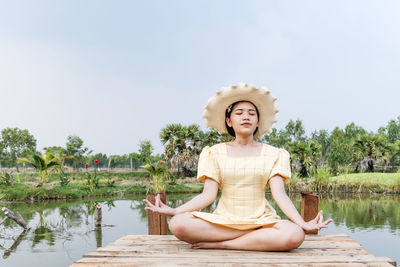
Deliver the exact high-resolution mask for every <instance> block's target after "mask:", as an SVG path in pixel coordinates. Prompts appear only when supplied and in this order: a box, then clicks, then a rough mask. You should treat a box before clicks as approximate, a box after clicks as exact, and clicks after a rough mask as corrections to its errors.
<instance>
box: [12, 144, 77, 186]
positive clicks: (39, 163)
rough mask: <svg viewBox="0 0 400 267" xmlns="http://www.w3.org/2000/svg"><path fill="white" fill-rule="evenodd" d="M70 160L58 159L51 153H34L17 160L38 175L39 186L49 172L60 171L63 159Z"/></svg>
mask: <svg viewBox="0 0 400 267" xmlns="http://www.w3.org/2000/svg"><path fill="white" fill-rule="evenodd" d="M66 158H72V156H67V157H64V158H60V157H57V156H55V155H54V154H53V153H51V152H47V153H46V154H42V153H39V152H34V153H31V154H29V155H28V156H27V157H25V158H18V159H17V162H18V163H27V164H29V165H31V166H32V167H33V168H35V170H36V171H37V172H38V173H39V186H41V185H43V182H44V181H45V180H46V177H47V175H48V174H49V172H52V171H54V172H57V171H60V170H61V169H62V168H63V167H64V166H63V165H62V161H63V159H66Z"/></svg>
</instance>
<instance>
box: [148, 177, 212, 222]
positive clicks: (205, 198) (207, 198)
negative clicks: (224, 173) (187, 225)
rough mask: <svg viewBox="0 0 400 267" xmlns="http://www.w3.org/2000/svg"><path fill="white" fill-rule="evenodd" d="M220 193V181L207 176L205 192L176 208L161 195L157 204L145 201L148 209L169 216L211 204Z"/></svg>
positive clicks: (157, 199) (157, 197)
mask: <svg viewBox="0 0 400 267" xmlns="http://www.w3.org/2000/svg"><path fill="white" fill-rule="evenodd" d="M217 193H218V183H217V182H216V181H214V180H212V179H210V178H207V179H206V180H205V182H204V188H203V192H202V193H201V194H199V195H197V196H196V197H194V198H192V199H191V200H190V201H188V202H186V203H185V204H183V205H181V206H179V207H176V208H175V209H173V208H171V207H169V206H168V205H166V204H164V203H163V202H162V201H161V200H160V196H159V195H157V196H156V201H155V205H153V204H151V203H150V201H148V200H147V199H143V201H144V202H145V203H146V204H147V207H146V208H145V209H146V210H151V211H153V212H157V213H161V214H165V215H168V216H173V215H177V214H179V213H184V212H189V211H196V210H201V209H202V208H205V207H207V206H208V205H210V204H211V203H212V202H213V201H214V200H215V199H216V198H217Z"/></svg>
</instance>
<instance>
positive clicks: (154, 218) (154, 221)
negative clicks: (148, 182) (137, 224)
mask: <svg viewBox="0 0 400 267" xmlns="http://www.w3.org/2000/svg"><path fill="white" fill-rule="evenodd" d="M156 195H157V194H148V195H147V200H148V201H150V202H151V203H152V204H153V205H154V204H155V200H156ZM160 200H161V201H162V202H164V203H166V200H167V196H166V194H165V193H160ZM167 225H168V224H167V216H166V215H161V214H158V213H154V212H152V211H151V210H148V227H149V235H167V234H168V231H167Z"/></svg>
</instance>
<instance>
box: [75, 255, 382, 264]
mask: <svg viewBox="0 0 400 267" xmlns="http://www.w3.org/2000/svg"><path fill="white" fill-rule="evenodd" d="M387 260H388V258H376V257H373V256H368V255H367V256H364V257H362V256H359V257H353V258H338V257H327V258H313V257H311V258H304V257H297V258H279V259H270V258H264V259H252V258H233V259H232V258H228V257H212V258H205V257H199V258H153V257H149V258H135V257H110V258H83V259H81V260H79V261H77V263H115V262H120V263H126V262H131V263H149V264H157V263H158V264H166V265H168V264H193V263H196V264H198V265H204V264H211V263H212V264H218V266H219V265H220V264H230V265H234V264H238V265H243V264H268V265H269V264H276V265H283V264H302V265H304V264H322V263H325V264H327V263H331V264H334V266H337V265H339V264H344V263H360V264H378V263H379V264H382V265H385V263H388V262H387ZM386 265H387V264H386ZM332 266H333V265H332Z"/></svg>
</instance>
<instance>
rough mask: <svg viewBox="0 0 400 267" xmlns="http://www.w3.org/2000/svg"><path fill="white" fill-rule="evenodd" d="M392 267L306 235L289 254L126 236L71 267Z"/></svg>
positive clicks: (337, 239)
mask: <svg viewBox="0 0 400 267" xmlns="http://www.w3.org/2000/svg"><path fill="white" fill-rule="evenodd" d="M149 265H150V266H260V265H268V266H334V267H340V266H354V267H356V266H371V267H372V266H387V267H392V266H395V265H396V263H395V262H394V261H393V260H391V259H390V258H387V257H375V256H374V255H372V254H370V253H368V252H367V251H366V250H365V249H364V248H363V247H362V246H361V245H360V244H359V243H357V242H356V241H354V240H352V239H351V238H350V237H349V236H347V235H345V234H328V235H307V236H306V240H305V241H304V243H303V244H302V245H301V246H300V247H299V248H298V249H295V250H292V251H289V252H259V251H244V250H217V249H191V248H190V247H189V245H188V244H187V243H185V242H182V241H179V240H177V239H176V238H175V237H174V236H171V235H158V236H157V235H128V236H124V237H122V238H120V239H118V240H116V241H115V242H113V243H111V244H109V245H107V246H105V247H101V248H98V249H97V250H96V251H94V252H90V253H87V254H85V255H84V256H83V258H82V259H81V260H79V261H76V262H75V263H74V264H72V265H71V266H72V267H94V266H149Z"/></svg>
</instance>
